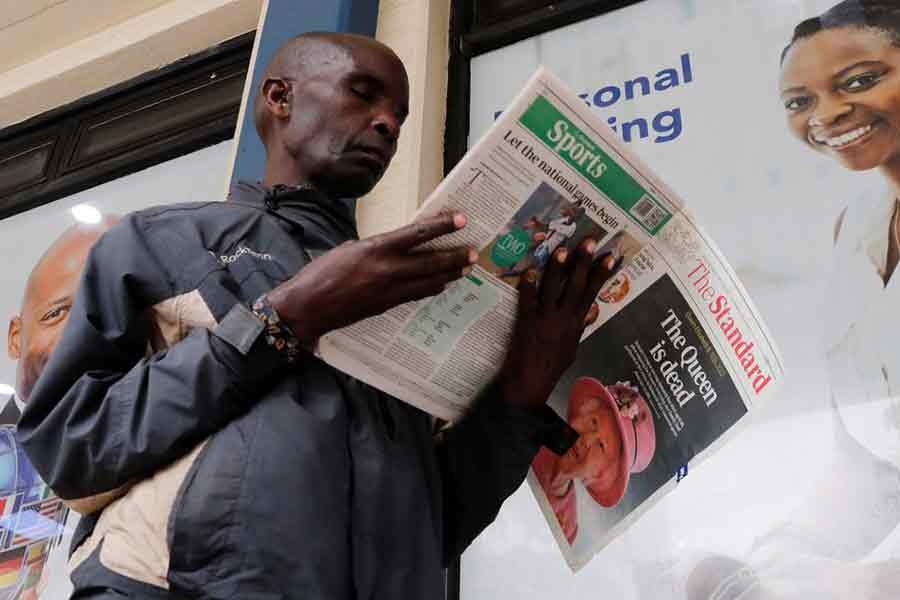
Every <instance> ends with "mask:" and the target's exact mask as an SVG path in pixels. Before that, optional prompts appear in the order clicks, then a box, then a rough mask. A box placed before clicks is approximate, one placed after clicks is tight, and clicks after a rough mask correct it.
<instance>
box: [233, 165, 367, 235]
mask: <svg viewBox="0 0 900 600" xmlns="http://www.w3.org/2000/svg"><path fill="white" fill-rule="evenodd" d="M228 200H230V201H237V202H242V203H244V204H251V205H255V206H259V207H261V208H265V209H266V210H267V211H268V212H270V213H273V214H275V215H276V216H278V217H279V218H281V219H283V220H285V221H287V222H289V223H291V224H293V225H295V226H297V227H299V228H301V229H302V230H303V237H304V242H305V243H306V244H307V245H308V246H309V247H310V248H311V249H316V248H320V249H329V248H333V247H334V246H337V245H339V244H342V243H344V242H345V241H347V240H355V239H358V238H359V234H358V233H357V230H356V216H355V214H356V199H355V198H337V199H335V198H331V197H329V196H327V195H326V194H324V193H322V192H320V191H318V190H316V189H314V188H312V187H310V186H306V185H299V186H284V185H276V186H273V187H272V188H266V187H264V186H262V185H259V184H255V183H248V182H244V181H241V182H238V183H235V184H233V185H232V186H231V189H230V191H229V193H228Z"/></svg>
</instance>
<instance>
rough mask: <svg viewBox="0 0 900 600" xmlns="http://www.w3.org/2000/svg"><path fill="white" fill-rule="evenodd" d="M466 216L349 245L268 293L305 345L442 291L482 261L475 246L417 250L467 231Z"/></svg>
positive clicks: (428, 222) (422, 223)
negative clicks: (398, 306) (358, 322)
mask: <svg viewBox="0 0 900 600" xmlns="http://www.w3.org/2000/svg"><path fill="white" fill-rule="evenodd" d="M465 224H466V217H465V216H464V215H462V214H455V215H453V214H444V215H438V216H436V217H432V218H429V219H424V220H422V221H419V222H417V223H413V224H411V225H407V226H406V227H402V228H400V229H397V230H396V231H391V232H388V233H385V234H382V235H377V236H374V237H370V238H366V239H363V240H359V241H354V242H348V243H346V244H343V245H341V246H338V247H337V248H335V249H333V250H331V251H329V252H327V253H326V254H323V255H322V256H320V257H319V258H317V259H315V260H313V261H312V262H311V263H310V264H309V265H307V266H306V267H305V268H303V269H301V270H300V272H299V273H297V274H296V275H294V276H293V277H292V278H291V279H289V280H288V281H286V282H284V283H283V284H281V285H279V286H278V287H277V288H275V289H274V290H272V291H271V292H269V293H268V294H267V297H268V300H269V302H270V303H271V304H272V306H273V307H274V308H275V310H276V311H278V314H279V316H280V317H281V319H282V321H284V322H285V323H287V324H288V325H289V326H290V327H291V329H292V330H293V331H294V334H295V335H296V336H297V337H298V338H299V339H300V341H301V342H306V343H309V342H313V341H314V340H316V339H318V338H319V337H321V336H322V335H324V334H326V333H328V332H329V331H333V330H335V329H340V328H341V327H345V326H347V325H350V324H351V323H355V322H357V321H360V320H362V319H365V318H367V317H371V316H374V315H378V314H381V313H383V312H385V311H386V310H388V309H391V308H393V307H395V306H397V305H400V304H403V303H404V302H409V301H411V300H420V299H422V298H427V297H428V296H433V295H435V294H438V293H440V292H441V291H443V289H444V286H446V285H447V284H448V283H450V282H451V281H454V280H456V279H458V278H460V277H462V276H463V275H465V274H467V273H468V272H469V270H470V269H471V265H472V264H474V263H475V262H476V261H477V260H478V253H477V252H475V250H473V249H471V248H454V249H452V250H421V249H420V250H418V251H414V248H416V247H417V246H419V245H421V244H423V243H425V242H428V241H431V240H433V239H435V238H438V237H440V236H442V235H446V234H448V233H452V232H454V231H456V230H458V229H462V228H463V227H465Z"/></svg>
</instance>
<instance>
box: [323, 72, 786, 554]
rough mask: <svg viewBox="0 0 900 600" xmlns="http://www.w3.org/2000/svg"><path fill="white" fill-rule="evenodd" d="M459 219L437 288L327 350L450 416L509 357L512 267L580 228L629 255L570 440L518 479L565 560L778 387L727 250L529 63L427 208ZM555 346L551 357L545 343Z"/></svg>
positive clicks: (568, 380) (565, 390) (573, 385)
mask: <svg viewBox="0 0 900 600" xmlns="http://www.w3.org/2000/svg"><path fill="white" fill-rule="evenodd" d="M447 209H452V210H457V211H461V212H464V213H465V214H466V215H467V216H468V218H469V221H468V224H467V226H466V227H465V228H464V229H462V230H460V231H458V232H456V233H453V234H451V235H448V236H446V237H444V238H441V239H440V240H437V241H435V242H433V243H432V244H433V245H434V246H435V247H453V246H460V245H470V246H473V247H476V248H478V249H479V253H480V257H479V261H478V263H477V264H476V265H475V267H474V269H473V271H472V273H471V274H470V275H469V276H467V277H464V278H462V279H460V280H459V281H457V282H455V283H453V284H451V285H450V286H448V288H447V289H446V290H445V291H444V292H443V293H441V294H439V295H437V296H434V297H432V298H429V299H425V300H422V301H419V302H415V303H409V304H406V305H403V306H400V307H397V308H395V309H393V310H391V311H388V312H387V313H385V314H383V315H379V316H377V317H373V318H370V319H366V320H364V321H361V322H359V323H356V324H354V325H352V326H350V327H347V328H345V329H342V330H339V331H336V332H333V333H330V334H328V335H327V336H325V337H324V338H323V339H322V340H321V343H320V352H321V355H322V358H323V359H324V360H326V361H327V362H329V363H330V364H332V365H333V366H335V367H337V368H339V369H341V370H343V371H345V372H348V373H350V374H351V375H353V376H355V377H357V378H359V379H362V380H363V381H366V382H368V383H370V384H371V385H374V386H375V387H378V388H379V389H382V390H384V391H385V392H388V393H390V394H392V395H394V396H396V397H398V398H400V399H402V400H404V401H406V402H409V403H410V404H413V405H415V406H418V407H419V408H421V409H423V410H426V411H427V412H429V413H431V414H433V415H435V416H437V417H440V418H442V419H445V420H451V421H452V420H455V419H457V418H459V417H460V416H461V415H462V414H463V413H464V412H465V410H466V408H467V407H468V406H469V405H470V403H471V402H472V401H473V399H474V398H475V397H476V395H477V394H478V392H479V391H480V390H481V389H482V388H483V387H484V386H486V385H487V384H488V383H489V382H490V381H491V379H492V378H493V377H495V376H496V374H497V371H498V370H499V368H500V365H501V364H502V362H503V359H504V356H505V352H506V348H507V345H508V343H509V340H510V337H511V333H512V327H513V323H514V320H515V315H516V301H517V292H516V286H517V284H518V280H519V277H520V276H521V275H522V274H523V273H524V272H525V271H527V270H528V269H536V270H537V271H538V273H540V272H542V270H543V268H544V266H545V265H546V264H547V262H548V260H549V258H550V256H551V255H552V254H553V252H554V251H555V250H557V249H558V248H560V247H563V246H565V247H566V248H568V249H570V250H573V249H574V248H575V247H576V246H577V245H578V243H579V242H580V241H581V240H582V239H583V238H584V237H586V236H590V237H592V238H593V239H596V240H598V248H597V251H596V256H601V255H603V254H604V253H607V252H612V253H613V254H614V255H615V257H620V256H621V257H624V261H623V264H624V265H625V266H624V268H623V269H622V270H621V271H619V273H618V274H617V275H616V276H615V277H614V278H613V279H612V280H611V281H609V282H608V283H607V284H606V285H605V286H604V288H603V289H602V290H601V291H600V294H599V295H598V298H597V300H596V301H597V303H598V305H599V307H600V318H598V320H597V322H596V323H595V324H594V325H593V326H591V327H590V328H589V329H588V330H587V331H585V334H584V338H583V339H582V343H581V345H580V346H579V349H578V352H577V357H576V360H575V363H574V364H573V365H572V367H571V368H570V369H569V370H568V371H567V372H566V374H565V375H564V376H563V378H562V379H561V380H560V382H559V384H558V385H557V387H556V389H555V390H554V392H553V394H552V395H551V398H550V400H549V403H550V405H551V406H552V407H553V408H554V409H555V410H556V411H557V412H558V413H559V414H560V415H561V416H562V417H564V418H566V419H567V420H568V422H569V423H570V425H572V426H573V427H574V428H575V429H576V430H577V431H578V432H579V433H580V434H581V436H580V437H579V440H578V442H577V443H576V444H575V446H574V447H573V448H572V450H570V451H569V452H568V453H567V454H566V455H564V456H562V457H559V456H556V455H554V454H553V453H551V452H550V451H549V450H546V449H542V450H541V451H540V453H539V454H538V456H537V457H536V459H535V461H534V464H533V465H532V467H533V468H532V471H531V473H530V474H529V482H530V484H531V487H532V489H533V490H534V493H535V495H536V497H537V499H538V502H539V504H540V505H541V507H542V510H543V511H544V514H545V515H546V516H547V520H548V523H549V525H550V527H551V529H552V530H553V533H554V536H555V538H556V540H557V542H558V543H559V546H560V548H561V550H562V553H563V555H564V557H565V559H566V561H567V562H568V564H569V565H570V566H571V567H572V568H573V569H578V568H579V567H581V566H583V565H584V564H585V563H586V562H587V561H588V560H589V559H590V557H591V556H592V555H593V554H594V553H595V552H596V551H598V550H599V549H600V548H602V547H603V546H604V545H605V544H607V543H608V542H609V541H610V540H611V539H612V538H613V537H615V536H616V535H617V534H619V533H620V532H621V531H623V530H624V528H626V527H627V526H628V524H629V523H631V522H632V521H633V520H634V519H636V518H637V517H638V516H639V515H640V514H641V513H642V512H643V511H644V510H646V509H647V508H648V507H649V506H650V505H651V504H652V502H653V501H654V500H655V499H656V498H658V497H659V496H660V495H662V494H663V493H665V491H666V490H668V489H671V488H672V487H673V486H674V485H675V482H676V480H677V479H679V478H680V477H681V476H683V474H685V473H686V470H687V469H688V465H694V464H696V462H697V461H698V460H699V459H701V458H702V457H703V456H704V455H706V454H708V453H709V452H710V451H711V450H712V449H713V448H714V447H715V446H716V445H717V444H719V443H721V441H722V440H723V439H724V436H725V434H726V433H728V434H730V433H733V432H734V431H736V430H737V429H738V426H739V425H741V424H742V423H743V422H745V421H746V419H744V417H745V416H746V415H747V414H748V412H749V411H750V410H752V409H753V407H754V405H756V404H757V403H759V402H762V401H765V399H767V398H768V397H770V396H772V395H774V394H775V393H776V390H777V388H778V387H779V384H780V381H781V380H782V379H783V375H784V372H783V365H782V361H781V358H780V356H779V353H778V350H777V348H776V347H775V344H774V342H773V340H772V337H771V335H770V334H769V332H768V330H767V329H766V327H765V325H764V324H763V322H762V320H761V318H760V316H759V313H758V312H757V311H756V310H755V308H754V307H753V305H752V303H751V302H750V300H749V298H748V297H747V294H746V292H745V290H744V288H743V287H742V286H741V284H740V282H739V281H738V280H737V278H736V276H735V274H734V272H733V271H732V270H731V268H730V267H729V266H728V264H727V263H726V262H725V260H724V258H723V257H722V255H721V254H720V252H719V251H718V249H717V248H716V246H715V245H714V243H713V242H712V241H711V240H710V239H709V238H708V237H707V236H706V234H705V233H704V232H703V231H702V229H701V228H700V227H699V226H698V225H697V223H696V221H695V220H694V218H693V217H692V215H691V214H690V212H689V211H688V210H687V209H686V207H685V206H684V203H683V202H682V201H681V200H680V199H679V198H678V197H677V196H676V195H675V194H674V193H673V192H672V191H671V190H670V189H668V187H667V186H666V185H665V184H664V183H663V182H661V181H660V180H659V179H657V178H656V177H655V176H654V175H653V174H652V172H651V170H650V169H649V168H648V167H647V166H646V165H644V164H643V163H642V162H641V161H640V160H639V159H638V158H637V157H636V156H635V155H634V154H633V153H632V152H631V151H629V150H628V149H627V148H626V147H624V146H623V145H622V144H621V143H620V142H619V141H618V140H617V139H616V137H615V135H614V133H613V132H612V131H611V130H609V128H608V127H607V126H606V125H605V124H604V123H603V122H602V121H601V120H600V119H599V118H598V117H597V115H596V114H594V113H592V112H591V111H590V109H589V108H588V107H587V106H586V105H585V104H584V102H583V101H581V100H580V99H579V97H578V96H577V95H576V94H575V93H573V92H572V91H571V90H569V89H568V88H567V87H566V86H565V85H564V84H562V83H561V82H560V81H559V80H558V79H556V78H555V77H554V76H553V75H552V74H551V73H549V72H548V71H547V70H545V69H539V70H538V71H537V73H535V75H534V76H533V77H532V78H531V80H530V81H529V82H528V84H527V85H526V86H525V88H524V89H523V91H522V92H521V93H520V94H519V95H518V96H517V97H516V99H515V100H514V101H513V102H512V104H511V105H510V106H509V107H508V109H507V110H506V111H504V113H503V114H502V115H500V116H499V118H498V119H497V120H496V122H495V124H494V126H493V127H492V128H491V129H490V131H489V132H488V133H487V134H486V135H485V137H484V138H482V139H481V140H480V141H479V142H478V143H477V144H476V145H475V146H474V147H473V148H472V149H471V150H470V151H469V153H468V154H466V156H465V157H464V158H463V160H462V161H460V163H459V164H458V165H457V166H456V168H454V170H453V171H452V172H451V173H450V174H449V175H448V177H447V178H446V179H445V180H444V181H443V182H442V183H441V185H440V186H438V188H437V189H436V190H435V192H434V193H433V194H432V195H431V197H430V198H429V199H428V201H427V202H426V203H425V204H424V205H423V207H422V209H421V211H420V213H419V217H425V216H430V215H433V214H436V213H438V212H440V211H442V210H447ZM547 351H548V352H552V351H554V350H553V348H548V349H547Z"/></svg>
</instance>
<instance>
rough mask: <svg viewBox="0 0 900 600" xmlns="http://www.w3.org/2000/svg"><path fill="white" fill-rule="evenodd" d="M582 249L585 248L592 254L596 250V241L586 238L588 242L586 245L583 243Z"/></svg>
mask: <svg viewBox="0 0 900 600" xmlns="http://www.w3.org/2000/svg"><path fill="white" fill-rule="evenodd" d="M584 249H585V250H587V252H588V254H593V253H594V252H596V250H597V242H595V241H594V240H588V243H587V245H585V247H584Z"/></svg>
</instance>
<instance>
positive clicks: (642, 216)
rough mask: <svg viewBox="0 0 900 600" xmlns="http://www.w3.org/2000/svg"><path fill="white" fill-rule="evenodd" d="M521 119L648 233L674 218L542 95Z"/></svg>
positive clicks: (521, 121)
mask: <svg viewBox="0 0 900 600" xmlns="http://www.w3.org/2000/svg"><path fill="white" fill-rule="evenodd" d="M519 122H520V123H522V125H524V126H525V127H527V128H528V129H529V130H530V131H531V132H532V133H534V134H535V135H536V136H538V138H540V139H541V141H543V142H544V143H545V144H546V145H547V146H548V147H549V148H550V149H552V150H553V151H554V152H556V153H557V154H559V156H561V157H562V158H563V160H565V161H566V162H567V163H569V164H570V165H571V166H572V168H574V169H575V170H576V171H578V172H579V173H581V174H582V175H583V176H584V177H585V179H587V180H588V181H590V182H591V184H592V185H593V186H594V187H595V188H597V189H598V190H600V191H601V192H603V194H605V195H606V196H607V197H608V198H609V199H610V200H612V201H613V202H614V203H615V204H616V205H618V206H619V208H621V209H622V210H624V211H625V212H626V213H628V215H630V216H631V217H632V218H633V219H634V220H635V222H636V223H638V224H639V225H640V226H641V227H643V228H644V229H645V230H646V231H647V232H648V233H649V234H651V235H656V233H657V232H658V231H659V230H660V229H662V227H663V225H665V224H666V223H667V222H668V220H669V219H670V218H672V213H670V212H669V211H668V210H666V209H665V208H664V207H663V206H662V205H660V203H659V202H658V201H657V200H656V199H655V198H654V197H653V196H652V195H650V194H649V193H648V192H647V190H645V189H644V188H643V187H641V185H640V184H639V183H638V182H637V181H635V179H634V177H632V176H631V175H629V174H628V173H627V172H626V171H625V170H624V169H623V168H622V167H620V166H619V165H618V163H616V161H615V160H613V158H612V157H611V156H610V155H609V154H607V153H606V152H604V151H603V149H602V148H600V146H598V145H597V144H595V143H594V142H593V141H592V140H591V139H590V138H589V137H588V136H587V135H585V134H584V132H583V131H581V130H580V129H578V127H576V126H575V125H574V124H573V123H572V122H571V121H570V120H569V119H567V118H566V116H565V115H563V114H562V113H561V112H559V111H558V110H557V109H556V107H555V106H553V104H551V103H550V101H549V100H547V99H546V98H544V97H543V96H538V97H537V98H535V100H534V102H533V103H532V104H531V106H530V107H528V110H526V111H525V112H524V113H523V114H522V116H521V117H520V118H519Z"/></svg>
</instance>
